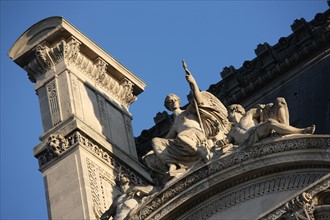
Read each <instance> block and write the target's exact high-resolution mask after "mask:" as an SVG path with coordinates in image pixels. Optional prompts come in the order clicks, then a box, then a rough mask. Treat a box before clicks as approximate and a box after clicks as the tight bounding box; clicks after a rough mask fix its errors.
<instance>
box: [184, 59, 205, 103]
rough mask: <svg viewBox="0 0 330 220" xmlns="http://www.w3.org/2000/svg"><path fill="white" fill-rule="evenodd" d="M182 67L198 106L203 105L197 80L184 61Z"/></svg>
mask: <svg viewBox="0 0 330 220" xmlns="http://www.w3.org/2000/svg"><path fill="white" fill-rule="evenodd" d="M182 65H183V68H184V70H185V72H186V80H187V82H188V83H189V86H190V90H191V92H192V94H193V96H194V99H195V100H196V102H197V104H203V96H202V94H201V92H200V90H199V87H198V85H197V82H196V80H195V78H194V77H193V75H192V74H191V73H190V71H189V70H188V68H187V64H186V62H185V61H184V60H182Z"/></svg>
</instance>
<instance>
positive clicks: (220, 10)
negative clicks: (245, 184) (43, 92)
mask: <svg viewBox="0 0 330 220" xmlns="http://www.w3.org/2000/svg"><path fill="white" fill-rule="evenodd" d="M327 9H328V5H327V2H326V1H325V0H322V1H318V0H309V1H298V0H296V1H284V0H283V1H229V0H228V1H28V0H27V1H3V0H2V1H1V32H0V43H1V50H0V56H1V62H0V65H1V210H0V213H1V216H0V219H47V208H46V198H45V192H44V185H43V177H42V174H41V173H40V172H39V171H38V163H37V159H35V158H34V157H33V147H35V146H36V145H37V144H39V140H38V137H39V136H41V135H42V134H43V131H42V125H41V115H40V111H39V103H38V98H37V96H36V94H35V92H34V89H33V87H34V84H33V83H31V82H30V81H29V80H28V77H27V74H26V73H25V71H24V70H23V69H21V68H20V67H19V66H17V65H16V64H15V63H13V62H12V60H11V59H10V58H9V57H8V55H7V53H8V51H9V49H10V48H11V46H12V45H13V44H14V42H15V41H16V39H18V38H19V36H20V35H21V34H22V33H23V32H24V31H25V30H27V29H28V28H29V27H30V26H32V25H33V24H35V23H36V22H38V21H40V20H42V19H44V18H47V17H50V16H63V17H64V18H66V19H67V20H68V21H69V22H70V23H72V24H73V25H74V26H75V27H77V28H78V29H79V30H80V31H81V32H82V33H84V34H85V35H87V36H88V37H89V38H90V39H92V40H93V41H94V42H95V43H96V44H98V45H99V46H100V47H101V48H103V49H104V50H105V51H107V52H108V53H110V54H111V55H112V56H113V57H115V58H116V59H117V60H119V61H120V62H121V63H122V64H123V65H125V66H126V67H127V68H128V69H130V70H131V71H132V72H133V73H135V74H136V75H137V76H138V77H140V78H141V79H142V80H143V81H145V82H146V83H147V84H148V86H147V87H146V89H145V92H144V93H142V94H141V95H140V96H139V97H138V101H137V102H135V103H133V104H132V106H131V107H130V111H131V113H132V114H133V117H134V119H133V129H134V133H135V136H138V135H139V134H140V132H141V131H142V130H143V129H146V128H150V127H151V126H153V124H154V122H153V117H154V116H155V115H156V113H157V112H160V111H164V110H165V109H164V107H163V99H164V97H165V96H166V95H167V94H168V93H176V94H178V95H179V96H181V97H182V102H183V104H186V103H187V101H186V98H185V97H186V95H187V93H188V90H189V88H188V85H187V83H186V82H185V78H184V72H183V69H182V66H181V60H182V59H185V60H186V61H187V63H188V67H189V69H190V70H191V72H192V73H193V74H194V76H195V78H196V80H197V81H198V83H199V85H200V88H201V89H202V90H206V89H208V87H209V85H210V84H213V83H216V82H218V81H220V80H221V78H220V75H219V73H220V71H221V70H222V69H223V68H224V67H225V66H230V65H233V66H234V67H236V68H239V67H241V65H242V64H243V62H244V61H245V60H252V59H253V58H254V57H255V54H254V49H255V48H256V47H257V45H258V44H259V43H264V42H268V43H269V44H270V45H274V44H276V43H277V41H278V39H279V38H280V37H285V36H288V35H289V34H291V33H292V31H291V28H290V25H291V24H292V23H293V21H294V20H295V19H299V18H302V17H304V18H305V19H306V20H307V21H310V20H312V19H313V18H314V16H315V14H316V13H318V12H324V11H325V10H327Z"/></svg>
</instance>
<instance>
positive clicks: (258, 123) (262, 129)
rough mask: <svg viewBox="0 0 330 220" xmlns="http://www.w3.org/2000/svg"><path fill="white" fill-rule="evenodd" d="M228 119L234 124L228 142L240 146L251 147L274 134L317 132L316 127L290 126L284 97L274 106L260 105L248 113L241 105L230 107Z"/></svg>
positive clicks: (278, 99)
mask: <svg viewBox="0 0 330 220" xmlns="http://www.w3.org/2000/svg"><path fill="white" fill-rule="evenodd" d="M228 119H229V121H230V122H232V123H233V126H232V129H231V130H230V132H229V133H228V140H229V141H230V142H232V143H234V144H236V145H240V146H250V145H252V144H253V143H256V142H258V141H260V140H262V139H264V138H266V137H269V136H270V135H271V134H274V133H276V134H279V135H287V134H313V133H314V131H315V125H312V126H310V127H307V128H296V127H293V126H291V125H289V110H288V107H287V104H286V101H285V99H284V98H282V97H278V98H277V99H276V100H275V102H274V104H273V103H271V104H267V105H258V107H257V108H252V109H250V110H249V111H247V112H246V111H245V109H244V108H243V107H242V106H241V105H239V104H233V105H230V106H229V107H228Z"/></svg>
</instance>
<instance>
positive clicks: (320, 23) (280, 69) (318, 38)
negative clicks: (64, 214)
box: [208, 9, 330, 105]
mask: <svg viewBox="0 0 330 220" xmlns="http://www.w3.org/2000/svg"><path fill="white" fill-rule="evenodd" d="M291 29H292V31H293V33H292V34H291V35H289V36H287V37H281V38H280V39H279V40H278V43H277V44H275V45H273V46H270V45H269V44H268V43H263V44H259V45H258V46H257V48H256V49H255V54H256V55H257V56H256V58H254V59H253V60H247V61H245V62H244V63H243V66H242V67H240V68H238V69H235V68H234V67H233V66H229V67H224V69H223V71H222V72H221V73H220V75H221V77H222V80H221V81H220V82H218V83H216V84H213V85H211V86H210V87H209V89H208V91H209V92H211V93H213V94H214V95H216V96H217V97H218V98H219V99H220V100H221V101H222V102H223V103H224V104H225V105H230V104H233V103H240V102H241V101H242V100H244V99H245V98H246V97H248V96H249V95H251V94H252V93H254V92H255V91H257V90H259V89H260V88H262V87H264V86H265V85H267V84H268V83H269V82H272V81H274V79H276V78H278V77H280V76H282V75H283V74H284V73H286V72H287V71H288V70H290V69H293V68H294V67H296V66H297V65H298V64H301V63H302V62H304V61H305V60H307V59H308V58H310V57H312V56H314V54H315V53H316V52H318V53H321V54H323V56H327V55H329V54H330V10H329V9H328V10H327V11H325V12H324V13H317V14H316V15H315V18H314V19H313V20H312V21H310V22H307V21H306V20H305V19H304V18H301V19H296V20H295V21H294V22H293V24H292V25H291Z"/></svg>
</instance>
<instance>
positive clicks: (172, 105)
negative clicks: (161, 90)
mask: <svg viewBox="0 0 330 220" xmlns="http://www.w3.org/2000/svg"><path fill="white" fill-rule="evenodd" d="M180 105H181V101H180V97H179V96H177V95H175V94H172V93H170V94H168V95H167V96H166V98H165V100H164V106H165V108H166V109H167V110H169V111H172V112H173V111H174V110H176V109H178V108H180Z"/></svg>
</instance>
